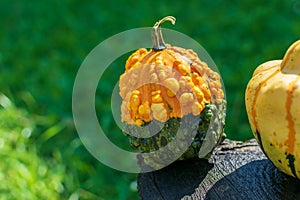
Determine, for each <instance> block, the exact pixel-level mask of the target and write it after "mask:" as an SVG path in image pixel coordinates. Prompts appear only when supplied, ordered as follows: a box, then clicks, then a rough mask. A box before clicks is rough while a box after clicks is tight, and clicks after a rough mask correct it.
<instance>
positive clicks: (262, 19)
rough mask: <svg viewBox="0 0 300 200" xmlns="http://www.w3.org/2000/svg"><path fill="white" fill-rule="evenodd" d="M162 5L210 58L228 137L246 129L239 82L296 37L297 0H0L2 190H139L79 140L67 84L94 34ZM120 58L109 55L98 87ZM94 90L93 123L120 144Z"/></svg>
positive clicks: (49, 193) (147, 18) (74, 194)
mask: <svg viewBox="0 0 300 200" xmlns="http://www.w3.org/2000/svg"><path fill="white" fill-rule="evenodd" d="M166 15H173V16H175V17H176V18H177V22H176V25H175V26H172V25H170V24H167V23H166V24H165V25H164V27H166V28H170V29H174V30H177V31H180V32H182V33H184V34H186V35H188V36H191V37H192V38H194V39H195V40H197V41H198V42H199V43H200V44H202V46H203V47H204V48H205V49H206V50H207V51H208V52H209V53H210V55H211V57H212V58H213V59H214V61H215V63H216V64H217V66H218V68H219V71H220V73H221V76H222V78H223V81H224V84H225V88H226V95H227V100H228V111H227V119H226V133H227V135H228V137H229V138H231V139H236V140H246V139H249V138H251V137H252V133H251V131H250V127H249V124H248V121H247V116H246V112H245V105H244V91H245V88H246V84H247V82H248V81H249V79H250V78H251V75H252V72H253V70H254V69H255V68H256V67H257V66H258V65H259V64H261V63H263V62H265V61H267V60H272V59H280V58H282V57H283V55H284V52H285V51H286V49H287V47H288V46H289V45H290V44H291V43H292V42H294V41H295V40H297V39H299V36H300V26H299V22H300V1H296V0H279V1H267V2H261V1H258V0H246V1H237V0H234V1H221V0H215V1H204V0H201V1H196V0H194V1H166V0H163V1H157V2H151V1H139V2H137V1H133V0H129V1H125V0H118V1H100V0H99V1H97V0H92V1H88V2H86V3H83V2H82V1H78V0H66V1H59V0H53V1H37V0H32V1H20V0H16V1H8V0H2V1H0V25H1V29H0V30H1V31H0V92H1V94H2V93H3V94H4V95H2V96H1V98H2V100H3V99H7V98H6V96H7V97H8V99H9V100H3V102H4V104H3V102H2V103H1V105H2V107H1V108H0V124H1V126H0V148H1V159H2V160H3V162H1V164H0V169H1V171H0V181H1V182H4V183H5V184H4V185H5V186H4V187H3V186H0V199H43V198H45V199H72V200H73V199H137V198H138V197H137V193H136V191H135V190H134V187H131V186H134V185H135V182H134V181H135V179H136V175H132V174H127V173H122V172H117V171H115V170H113V169H110V168H108V167H106V166H104V165H102V164H101V163H99V162H98V161H97V160H95V159H94V158H93V157H92V156H91V155H90V154H89V153H88V152H87V151H86V150H85V148H84V146H83V145H82V144H81V142H80V140H79V138H78V136H77V133H76V130H75V128H74V125H73V122H72V111H71V102H72V99H71V97H72V87H73V82H74V79H75V76H76V73H77V70H78V69H79V67H80V64H81V63H82V61H83V60H84V58H85V57H86V56H87V54H88V53H89V52H90V51H91V50H92V49H93V48H94V47H95V46H96V45H98V44H99V43H100V42H101V41H103V40H105V39H106V38H108V37H110V36H112V35H114V34H117V33H119V32H121V31H125V30H128V29H132V28H137V27H145V26H152V25H153V24H154V23H155V22H156V21H157V20H158V19H160V18H161V17H163V16H166ZM166 40H167V39H166ZM124 62H125V59H124V58H121V59H118V60H117V61H116V62H114V63H113V64H112V65H111V67H112V69H113V70H109V72H107V73H108V77H113V78H112V79H111V78H109V79H103V80H102V82H101V84H102V85H103V86H104V87H102V88H104V90H105V91H104V92H109V91H110V90H111V89H112V87H113V84H114V81H116V80H117V79H118V77H117V76H116V74H121V73H122V71H123V70H124ZM96 100H97V105H96V106H97V111H98V114H99V113H100V114H102V115H103V116H107V117H102V118H101V125H102V126H103V127H104V129H106V130H109V133H111V135H112V140H113V141H114V142H116V143H118V144H120V145H121V146H122V145H125V144H127V143H126V142H127V141H126V139H125V138H124V137H123V136H122V135H121V134H120V130H119V129H118V128H117V127H116V126H115V124H114V123H113V120H112V119H111V117H110V116H111V115H110V105H109V103H107V102H109V100H108V99H106V98H104V96H99V95H98V96H97V99H96ZM5 102H11V103H9V104H10V106H7V104H5ZM101 105H106V106H101ZM1 141H2V143H1ZM3 141H4V142H3ZM1 144H2V146H1ZM130 185H131V186H130Z"/></svg>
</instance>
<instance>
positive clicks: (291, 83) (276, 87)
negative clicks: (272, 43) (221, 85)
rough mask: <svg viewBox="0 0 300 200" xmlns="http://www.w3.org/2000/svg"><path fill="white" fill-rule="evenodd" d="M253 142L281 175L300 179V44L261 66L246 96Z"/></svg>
mask: <svg viewBox="0 0 300 200" xmlns="http://www.w3.org/2000/svg"><path fill="white" fill-rule="evenodd" d="M245 102H246V110H247V114H248V118H249V122H250V125H251V129H252V131H253V133H254V136H255V138H256V139H257V141H258V142H259V143H260V145H261V147H262V149H263V151H264V152H265V154H266V155H267V156H268V158H269V159H270V160H271V161H272V162H273V163H274V165H275V166H276V167H278V168H279V169H280V170H281V171H283V172H285V173H286V174H289V175H291V176H294V177H297V178H299V179H300V41H297V42H295V43H294V44H293V45H292V46H291V47H290V48H289V49H288V51H287V53H286V54H285V57H284V58H283V60H274V61H269V62H266V63H263V64H262V65H260V66H259V67H258V68H257V69H256V70H255V71H254V73H253V77H252V79H251V80H250V81H249V83H248V86H247V89H246V94H245Z"/></svg>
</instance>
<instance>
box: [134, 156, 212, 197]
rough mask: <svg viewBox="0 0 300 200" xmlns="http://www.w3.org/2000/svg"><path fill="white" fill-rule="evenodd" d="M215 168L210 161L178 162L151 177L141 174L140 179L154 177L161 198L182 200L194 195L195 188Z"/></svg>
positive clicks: (190, 160)
mask: <svg viewBox="0 0 300 200" xmlns="http://www.w3.org/2000/svg"><path fill="white" fill-rule="evenodd" d="M213 167H214V164H211V163H209V162H208V160H206V159H198V158H195V159H188V160H183V161H176V162H174V163H172V164H170V165H169V166H167V167H165V168H163V169H160V170H157V171H155V172H150V173H152V175H151V176H149V173H145V174H139V176H140V178H142V176H145V178H148V179H149V177H152V179H154V180H152V181H151V182H155V185H156V187H157V188H159V193H160V194H159V196H162V197H166V198H167V199H180V198H182V197H183V196H185V195H190V194H192V193H194V192H195V188H197V187H198V185H199V184H200V183H201V182H202V181H203V180H204V179H205V177H206V175H207V174H208V172H209V171H210V170H211V169H212V168H213ZM170 186H172V187H170ZM187 186H188V187H187ZM142 187H145V186H142ZM142 189H143V188H140V190H142Z"/></svg>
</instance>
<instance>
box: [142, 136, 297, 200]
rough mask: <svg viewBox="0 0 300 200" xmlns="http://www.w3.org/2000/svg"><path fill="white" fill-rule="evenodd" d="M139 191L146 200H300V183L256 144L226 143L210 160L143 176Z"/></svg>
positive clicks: (187, 163) (249, 142) (182, 163)
mask: <svg viewBox="0 0 300 200" xmlns="http://www.w3.org/2000/svg"><path fill="white" fill-rule="evenodd" d="M138 189H139V195H140V197H141V199H143V200H156V199H158V200H160V199H162V200H169V199H170V200H173V199H185V200H190V199H193V200H194V199H213V200H215V199H223V200H230V199H253V200H257V199H259V200H261V199H266V200H268V199H272V200H273V199H274V200H281V199H282V200H285V199H287V200H289V199H291V200H295V199H300V181H299V180H297V179H295V178H293V177H290V176H287V175H285V174H283V173H282V172H280V171H279V170H278V169H277V168H276V167H274V165H273V164H272V163H271V162H270V161H269V160H268V159H267V158H266V157H265V155H264V154H263V153H262V151H261V150H260V148H259V147H258V145H257V143H256V141H255V140H249V141H247V142H245V143H242V142H237V141H230V140H225V141H224V142H223V143H222V144H221V145H220V146H219V147H217V148H216V149H215V150H214V152H213V154H212V156H211V158H210V159H209V160H204V159H194V160H187V161H178V162H175V163H173V164H171V165H169V166H167V167H165V168H163V169H161V170H158V171H153V172H149V173H143V174H139V176H138Z"/></svg>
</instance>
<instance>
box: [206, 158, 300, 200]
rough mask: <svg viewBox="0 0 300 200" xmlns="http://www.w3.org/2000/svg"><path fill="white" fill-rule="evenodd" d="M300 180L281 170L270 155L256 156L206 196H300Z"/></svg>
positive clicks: (276, 197) (211, 189) (267, 197)
mask: <svg viewBox="0 0 300 200" xmlns="http://www.w3.org/2000/svg"><path fill="white" fill-rule="evenodd" d="M299 189H300V181H299V180H297V179H295V178H293V177H290V176H288V175H285V174H284V173H282V172H281V171H279V170H278V169H277V168H276V167H275V166H274V165H273V164H272V163H271V161H270V160H268V159H264V160H256V161H252V162H250V163H247V164H246V165H244V166H242V167H240V168H238V169H237V170H235V171H234V172H232V173H230V174H228V175H226V176H225V177H223V178H222V179H220V180H218V181H217V182H216V183H215V184H214V185H213V186H212V187H211V188H210V189H209V191H208V192H207V194H206V198H205V199H229V200H231V199H250V200H251V199H253V200H256V199H272V200H273V199H274V200H277V199H278V200H281V199H284V200H286V199H287V200H289V199H291V200H297V199H299V200H300V190H299Z"/></svg>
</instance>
